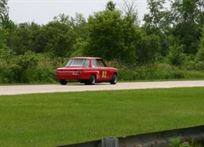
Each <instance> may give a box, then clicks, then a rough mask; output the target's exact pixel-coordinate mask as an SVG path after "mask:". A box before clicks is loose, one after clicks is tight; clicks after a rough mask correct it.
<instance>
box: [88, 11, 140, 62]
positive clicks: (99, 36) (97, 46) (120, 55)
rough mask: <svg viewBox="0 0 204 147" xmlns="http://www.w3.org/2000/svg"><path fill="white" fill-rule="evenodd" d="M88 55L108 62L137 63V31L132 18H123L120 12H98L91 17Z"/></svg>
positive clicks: (89, 21)
mask: <svg viewBox="0 0 204 147" xmlns="http://www.w3.org/2000/svg"><path fill="white" fill-rule="evenodd" d="M88 28H89V40H88V47H87V50H86V54H87V55H94V56H101V57H103V58H105V59H107V60H112V59H117V60H120V61H124V62H127V63H128V62H129V63H133V62H135V61H136V54H135V53H136V52H135V49H136V44H137V41H138V40H137V37H138V36H137V29H139V28H138V26H136V25H135V23H134V20H133V19H132V18H131V17H126V16H122V14H121V12H120V11H118V10H109V9H106V10H105V11H102V12H98V13H96V14H95V15H94V16H91V17H89V20H88Z"/></svg>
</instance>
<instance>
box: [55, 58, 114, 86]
mask: <svg viewBox="0 0 204 147" xmlns="http://www.w3.org/2000/svg"><path fill="white" fill-rule="evenodd" d="M56 77H57V80H58V81H59V82H60V84H62V85H66V84H67V81H80V82H81V83H85V84H91V85H93V84H95V83H96V82H110V83H111V84H116V83H117V80H118V70H117V69H116V68H113V67H107V66H106V64H105V62H104V61H103V60H102V59H101V58H98V57H75V58H71V59H70V60H69V61H68V63H67V65H66V66H65V67H62V68H57V70H56Z"/></svg>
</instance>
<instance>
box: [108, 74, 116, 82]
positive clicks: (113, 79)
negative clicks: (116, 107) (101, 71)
mask: <svg viewBox="0 0 204 147" xmlns="http://www.w3.org/2000/svg"><path fill="white" fill-rule="evenodd" d="M117 82H118V76H117V74H114V75H113V76H112V80H111V81H110V83H111V84H116V83H117Z"/></svg>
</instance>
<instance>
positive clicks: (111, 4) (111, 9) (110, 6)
mask: <svg viewBox="0 0 204 147" xmlns="http://www.w3.org/2000/svg"><path fill="white" fill-rule="evenodd" d="M106 10H110V11H114V10H115V3H113V1H109V2H108V3H107V4H106Z"/></svg>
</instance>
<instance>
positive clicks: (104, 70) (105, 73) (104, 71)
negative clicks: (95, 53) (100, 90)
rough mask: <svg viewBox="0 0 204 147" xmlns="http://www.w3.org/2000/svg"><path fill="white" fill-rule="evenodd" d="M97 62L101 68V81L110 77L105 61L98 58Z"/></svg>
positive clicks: (99, 68)
mask: <svg viewBox="0 0 204 147" xmlns="http://www.w3.org/2000/svg"><path fill="white" fill-rule="evenodd" d="M96 63H97V67H98V70H99V77H100V81H107V80H108V79H109V73H108V72H109V71H108V69H107V67H106V65H105V63H104V62H103V60H102V59H97V60H96Z"/></svg>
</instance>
